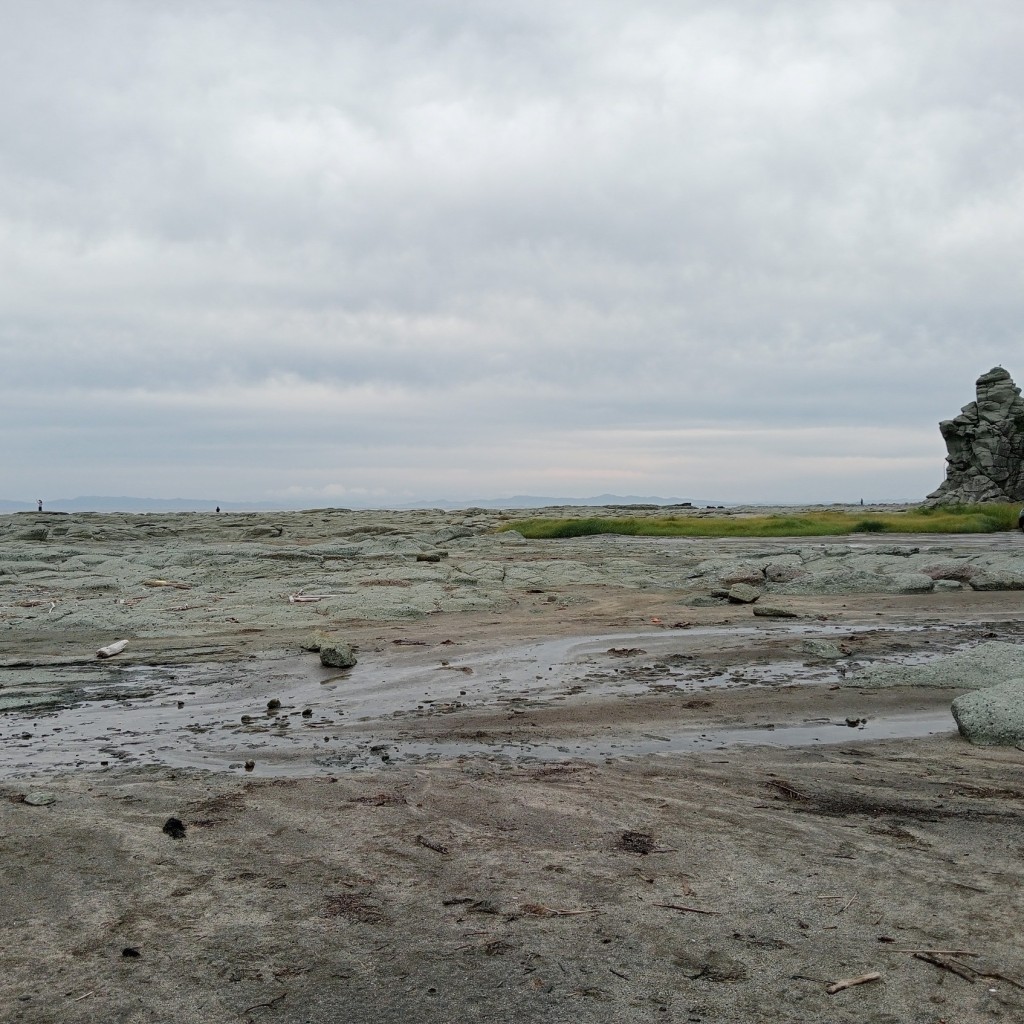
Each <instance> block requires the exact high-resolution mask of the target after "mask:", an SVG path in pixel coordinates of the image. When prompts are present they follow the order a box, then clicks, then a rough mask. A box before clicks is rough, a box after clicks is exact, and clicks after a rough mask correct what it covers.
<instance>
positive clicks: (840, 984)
mask: <svg viewBox="0 0 1024 1024" xmlns="http://www.w3.org/2000/svg"><path fill="white" fill-rule="evenodd" d="M881 977H882V975H881V973H880V972H878V971H870V972H868V973H867V974H858V975H857V977H856V978H840V980H839V981H834V982H833V983H832V984H831V985H829V986H828V988H826V989H825V991H826V992H827V993H828V994H829V995H830V996H834V995H835V994H836V993H837V992H842V991H843V989H844V988H853V986H854V985H866V984H868V982H870V981H878V980H879V979H880V978H881Z"/></svg>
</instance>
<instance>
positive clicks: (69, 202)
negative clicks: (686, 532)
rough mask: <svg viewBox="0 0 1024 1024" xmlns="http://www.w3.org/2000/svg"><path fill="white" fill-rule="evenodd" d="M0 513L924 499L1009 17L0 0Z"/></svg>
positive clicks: (992, 149)
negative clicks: (71, 503) (87, 504)
mask: <svg viewBox="0 0 1024 1024" xmlns="http://www.w3.org/2000/svg"><path fill="white" fill-rule="evenodd" d="M0 15H2V18H0V23H2V26H3V31H2V41H0V56H2V59H0V354H2V372H0V430H2V437H3V456H2V466H3V472H2V477H0V497H4V498H19V499H32V500H34V499H35V498H36V497H44V498H47V497H50V498H56V497H67V496H73V495H76V494H134V495H145V496H153V497H176V496H189V497H208V498H210V499H211V500H221V501H229V500H250V499H259V500H272V501H281V502H289V503H291V502H300V503H305V504H310V505H316V504H339V505H344V504H354V503H359V502H363V501H375V502H380V503H385V504H386V503H387V502H389V501H393V502H396V503H397V502H403V501H407V500H409V499H411V498H417V497H425V498H433V497H447V498H473V497H499V496H509V495H514V494H522V493H529V494H543V495H565V496H584V495H590V494H597V493H601V492H614V493H619V494H641V495H662V496H665V497H676V498H682V499H688V498H698V499H699V498H704V499H719V500H723V501H739V500H764V501H810V500H819V501H833V500H835V501H841V500H842V501H845V500H856V499H858V498H861V497H863V498H865V499H867V500H869V501H870V500H880V499H901V498H911V499H913V498H918V497H922V496H923V495H924V494H925V493H927V492H928V491H930V490H932V489H934V488H935V487H936V486H937V485H938V484H939V482H940V481H941V480H942V477H943V472H944V468H943V466H944V454H945V449H944V446H943V443H942V439H941V437H940V435H939V431H938V428H937V422H938V420H940V419H943V418H947V417H950V416H953V415H955V414H956V413H957V412H958V411H959V408H960V406H962V405H964V404H965V403H967V402H968V401H971V400H972V399H973V397H974V380H975V378H976V377H978V375H979V374H981V373H982V372H984V371H986V370H988V369H989V368H991V367H992V366H994V365H996V364H998V363H1001V364H1003V365H1005V366H1006V367H1007V369H1009V370H1010V372H1011V373H1013V374H1014V375H1015V377H1016V378H1017V379H1018V381H1019V382H1022V383H1024V350H1022V345H1021V340H1022V337H1024V315H1022V314H1024V280H1022V278H1024V258H1022V253H1024V244H1022V243H1024V62H1022V61H1021V53H1024V10H1022V8H1021V4H1020V2H1019V0H1005V2H1003V0H975V2H973V3H967V2H966V0H954V2H945V0H919V2H915V0H902V2H871V0H850V2H828V0H792V2H785V0H776V2H757V0H690V2H687V0H664V2H659V0H630V2H629V3H626V2H624V0H615V2H611V0H607V2H606V0H512V2H510V0H503V2H500V3H498V2H492V0H378V2H374V3H367V2H365V0H362V2H355V0H353V2H346V0H288V2H284V0H274V2H271V0H245V2H241V0H239V2H235V3H228V2H218V0H202V2H192V0H176V2H175V3H173V4H171V3H166V2H163V0H159V2H158V0H153V2H148V0H130V2H116V0H115V2H104V0H70V2H62V0H39V2H35V3H30V2H27V0H0Z"/></svg>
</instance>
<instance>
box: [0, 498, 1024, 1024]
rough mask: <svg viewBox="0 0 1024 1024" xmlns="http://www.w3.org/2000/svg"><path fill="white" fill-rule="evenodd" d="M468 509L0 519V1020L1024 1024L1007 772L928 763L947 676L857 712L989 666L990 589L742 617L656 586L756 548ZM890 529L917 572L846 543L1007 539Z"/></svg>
mask: <svg viewBox="0 0 1024 1024" xmlns="http://www.w3.org/2000/svg"><path fill="white" fill-rule="evenodd" d="M0 518H4V517H0ZM498 518H499V517H498V516H496V515H495V514H493V513H484V512H474V513H470V514H468V515H463V514H457V515H451V514H447V513H401V514H399V513H340V512H339V513H309V514H300V513H294V514H287V515H283V516H281V515H279V516H270V515H261V516H252V517H218V518H217V519H214V518H213V517H200V516H157V517H148V516H124V517H102V516H97V517H87V516H66V517H49V516H41V517H40V516H34V515H33V516H24V515H19V516H11V517H6V518H4V522H3V524H0V525H3V526H4V527H5V528H6V532H5V533H4V534H2V535H0V614H2V619H0V665H3V666H4V667H3V668H0V680H2V688H0V709H2V712H0V743H2V749H0V793H2V795H3V796H4V797H5V799H4V800H3V801H2V802H0V851H2V852H3V860H4V864H5V871H4V893H3V901H4V906H5V908H7V912H6V914H5V915H4V918H3V920H2V921H0V929H2V931H3V948H4V950H5V971H4V972H3V975H2V976H0V1005H3V1006H4V1007H5V1008H7V1009H8V1010H9V1012H8V1013H7V1017H8V1018H9V1019H11V1020H19V1021H142V1020H182V1021H192V1020H195V1021H211V1020H239V1021H244V1020H253V1021H264V1020H266V1021H272V1020H282V1021H328V1020H341V1019H344V1020H352V1021H364V1020H365V1021H370V1020H375V1021H381V1020H383V1021H399V1020H403V1021H404V1020H425V1021H429V1020H437V1021H448V1020H488V1021H506V1020H508V1021H512V1020H516V1019H527V1020H539V1021H540V1020H543V1021H561V1020H566V1021H568V1020H574V1021H648V1020H681V1021H691V1020H692V1021H709V1022H712V1021H757V1020H763V1019H776V1020H781V1021H816V1020H824V1019H828V1020H836V1021H872V1022H889V1021H892V1022H896V1021H899V1022H904V1021H921V1022H929V1024H935V1022H938V1021H942V1020H946V1021H949V1022H953V1021H973V1020H992V1019H1005V1020H1011V1019H1014V1018H1015V1016H1017V1015H1019V1014H1020V1013H1021V1012H1022V1010H1024V988H1021V987H1019V986H1020V985H1024V951H1022V949H1021V944H1020V941H1019V938H1018V936H1017V934H1016V932H1017V924H1018V922H1019V920H1020V913H1021V909H1022V907H1021V897H1020V892H1021V891H1022V889H1021V877H1020V876H1021V868H1020V863H1021V857H1020V855H1021V851H1022V850H1024V827H1022V825H1024V754H1022V753H1021V752H1020V751H1019V750H1016V749H1013V748H1010V749H991V748H977V747H972V746H970V745H969V744H967V743H965V742H964V741H963V740H961V739H960V738H959V737H958V736H957V735H956V733H955V731H954V725H953V722H952V718H951V717H950V716H949V713H948V709H949V703H950V701H951V700H952V698H953V697H954V696H956V694H957V693H958V692H959V691H957V690H956V689H944V688H941V687H939V688H936V687H934V686H933V687H920V686H894V687H892V686H891V687H884V688H879V687H871V686H863V685H859V684H858V676H859V675H860V677H861V678H862V679H865V678H866V676H865V675H863V673H865V672H867V671H868V670H869V669H870V668H871V667H872V666H875V665H879V664H889V665H901V664H906V665H914V664H921V663H925V662H928V661H930V660H932V659H935V658H937V657H941V656H942V655H944V654H949V653H952V652H957V651H970V650H972V649H973V648H974V647H976V646H978V645H979V644H982V643H986V642H989V641H991V640H1001V641H1008V642H1011V643H1016V642H1017V641H1018V640H1019V636H1020V632H1021V629H1022V628H1024V600H1022V596H1021V592H1019V591H1016V592H1015V591H980V592H976V591H973V590H968V589H960V590H956V591H952V590H943V591H942V592H928V593H905V594H904V593H900V594H896V593H891V592H888V591H889V590H891V586H890V584H889V583H888V582H887V581H886V580H881V581H880V583H879V588H880V591H881V592H879V593H877V594H868V593H804V594H799V593H796V594H794V593H790V594H783V595H780V596H778V597H777V598H776V596H775V595H771V596H772V599H773V600H776V599H777V600H778V601H781V602H784V603H785V604H786V605H787V608H788V610H790V611H792V612H793V613H794V614H796V615H798V616H799V617H798V618H795V619H781V620H775V619H760V618H756V617H755V616H753V614H752V612H751V608H750V606H748V605H736V604H728V603H724V602H716V601H711V602H710V603H706V604H705V603H702V601H701V600H695V599H706V598H708V596H709V595H710V594H711V592H712V591H713V589H714V581H713V580H711V579H710V576H709V573H711V572H712V571H717V569H714V570H712V569H708V566H709V565H710V564H711V563H712V562H714V559H715V558H716V557H726V558H727V559H729V560H730V564H729V567H727V571H728V572H732V571H733V568H732V565H733V562H735V563H736V564H740V563H744V560H746V561H750V560H751V559H753V558H757V557H762V558H763V557H770V558H776V557H777V556H776V554H775V552H778V553H779V554H778V557H779V558H786V557H788V558H790V560H791V561H793V562H794V564H795V560H796V558H797V556H796V555H795V554H793V553H792V550H791V549H792V544H790V545H788V546H787V545H786V544H783V543H774V542H757V543H756V544H754V543H749V542H748V543H736V542H721V543H717V542H700V543H699V544H693V543H689V542H684V543H674V542H670V541H661V540H650V541H645V540H644V539H641V538H593V539H590V540H586V541H583V540H581V541H573V542H547V543H545V544H540V543H527V542H522V541H521V540H519V539H517V538H516V536H515V535H513V536H511V537H499V536H496V535H494V534H493V533H492V532H491V531H492V529H493V527H494V525H495V524H496V522H497V521H498ZM40 523H43V524H46V529H47V536H46V538H45V539H36V540H32V539H27V538H23V537H21V536H20V534H22V533H24V532H26V531H30V530H32V529H36V530H38V529H40V525H39V524H40ZM54 524H56V526H54ZM64 527H67V532H65V533H59V534H56V535H55V533H54V530H55V529H56V530H61V529H63V528H64ZM278 529H280V532H279V533H278V532H276V531H277V530H278ZM381 530H383V531H384V532H380V531H381ZM265 531H270V532H269V533H268V532H265ZM245 533H249V534H252V535H251V536H247V537H243V536H242V534H245ZM453 534H455V535H453ZM800 543H801V544H803V543H804V542H800ZM899 543H900V544H901V545H904V546H906V545H907V544H912V545H913V546H915V547H918V548H921V549H922V550H923V553H921V554H913V555H909V554H906V553H905V552H904V553H902V554H898V555H884V556H882V555H878V556H877V557H878V558H883V557H884V558H888V559H890V560H892V559H897V558H898V559H903V561H904V562H907V564H909V562H910V560H914V559H916V560H917V561H916V562H915V566H916V567H917V568H920V567H922V566H923V567H925V568H927V565H928V564H929V559H930V558H931V555H930V554H929V549H930V548H934V549H935V554H934V559H932V560H933V561H934V560H951V561H953V562H956V561H957V560H958V559H959V560H961V561H963V560H968V561H970V560H972V559H975V560H977V559H984V558H986V557H988V556H989V555H990V554H991V553H992V552H998V553H999V554H1000V557H1009V558H1014V557H1016V555H1017V551H1018V547H1019V541H1018V538H1016V537H1011V536H1009V535H1003V536H999V537H992V538H964V539H960V538H910V539H909V540H908V539H905V538H899ZM887 545H888V546H891V545H892V538H889V539H888V541H886V540H884V539H881V538H863V539H862V540H861V541H860V542H859V543H858V545H857V546H855V547H853V548H849V546H847V548H848V550H846V551H845V552H843V553H840V552H839V548H840V547H841V546H833V554H832V555H828V556H827V557H826V555H825V553H824V544H821V545H818V547H820V548H821V549H822V550H821V551H818V550H803V549H801V552H802V553H801V554H800V556H799V558H800V564H801V566H809V567H811V568H812V569H814V568H816V567H818V565H819V563H821V564H824V562H823V561H822V560H823V559H825V560H826V561H827V558H831V559H833V560H835V559H841V560H842V564H843V565H844V566H846V565H849V564H853V563H854V562H856V566H855V567H859V566H861V565H863V564H867V563H866V562H865V558H867V557H871V558H875V557H876V556H875V555H874V554H873V553H872V552H874V551H876V550H877V551H881V550H882V549H883V548H885V547H886V546H887ZM813 546H814V545H812V546H811V547H813ZM804 547H805V548H806V547H807V546H806V545H804ZM906 550H910V549H909V548H907V549H906ZM787 551H790V554H789V555H787V554H786V552H787ZM758 552H761V554H758ZM765 552H767V553H768V554H767V555H765V554H764V553H765ZM435 554H436V555H437V559H436V560H428V558H431V557H432V556H434V555H435ZM918 563H919V564H918ZM744 564H745V563H744ZM837 564H838V563H837ZM830 565H831V563H829V566H830ZM829 566H825V567H826V568H829ZM881 568H882V570H884V571H888V569H887V568H886V567H885V566H882V567H881ZM829 571H831V569H829ZM844 571H845V570H844ZM858 571H859V570H858ZM857 579H858V580H859V581H860V582H859V583H858V586H862V583H863V580H862V577H857ZM297 594H304V595H307V596H310V595H311V596H321V595H336V596H322V599H320V600H317V601H311V602H301V601H299V602H295V601H294V600H293V601H289V597H290V596H294V595H297ZM768 596H769V595H768V594H766V596H765V598H762V600H767V599H768ZM317 635H329V636H339V637H341V638H343V639H345V640H348V641H349V642H351V643H353V644H355V645H356V646H357V648H358V656H359V662H358V664H357V665H356V666H355V668H353V669H351V670H349V671H347V672H338V671H337V670H334V669H327V668H324V667H322V666H321V665H320V663H319V659H318V656H317V655H316V653H315V652H311V651H309V650H307V649H305V648H308V647H309V646H310V643H311V640H312V639H314V638H315V637H316V636H317ZM124 638H127V639H128V640H129V644H128V647H127V649H126V650H125V652H124V653H123V654H121V655H118V656H117V658H115V659H112V660H111V661H109V662H100V661H97V660H96V659H95V656H94V651H95V650H96V648H98V647H100V646H102V645H103V644H105V643H109V642H111V641H113V640H116V639H124ZM272 701H280V706H279V707H272V708H268V703H269V702H272ZM246 762H250V763H251V768H250V769H249V770H247V769H246ZM26 797H27V798H28V800H26ZM51 801H52V802H51ZM172 817H173V818H176V819H178V820H180V822H181V823H182V826H183V828H184V835H183V836H182V837H180V838H172V837H171V836H170V835H168V834H167V833H165V832H164V831H162V828H163V826H164V825H165V823H166V822H167V820H168V819H169V818H172ZM172 831H173V829H172ZM920 950H926V951H932V952H925V953H920V954H917V953H915V951H920ZM125 951H135V952H137V954H138V955H133V954H132V953H131V952H128V953H127V954H126V952H125ZM934 951H940V952H934ZM949 951H959V952H949ZM920 957H925V959H921V958H920ZM936 961H938V962H936ZM867 972H879V973H880V974H881V978H880V979H878V980H876V981H872V982H869V983H866V984H862V985H858V986H854V987H850V988H848V989H844V990H842V991H839V992H837V993H835V994H829V993H828V991H827V986H828V985H829V984H830V983H832V982H835V981H837V980H839V979H841V978H846V977H852V976H856V975H862V974H865V973H867Z"/></svg>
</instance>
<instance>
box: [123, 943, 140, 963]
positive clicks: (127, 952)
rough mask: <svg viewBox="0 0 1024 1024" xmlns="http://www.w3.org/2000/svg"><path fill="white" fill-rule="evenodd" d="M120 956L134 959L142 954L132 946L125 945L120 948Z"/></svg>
mask: <svg viewBox="0 0 1024 1024" xmlns="http://www.w3.org/2000/svg"><path fill="white" fill-rule="evenodd" d="M121 956H123V957H126V958H127V959H129V960H134V959H136V958H137V957H140V956H142V954H141V953H140V952H139V951H138V950H137V949H136V948H135V947H134V946H125V947H124V949H122V950H121Z"/></svg>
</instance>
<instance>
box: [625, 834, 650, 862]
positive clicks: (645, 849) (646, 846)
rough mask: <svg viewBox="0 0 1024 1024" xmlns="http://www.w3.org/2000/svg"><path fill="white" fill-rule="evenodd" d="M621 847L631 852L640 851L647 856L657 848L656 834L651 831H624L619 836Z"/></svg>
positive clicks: (643, 855)
mask: <svg viewBox="0 0 1024 1024" xmlns="http://www.w3.org/2000/svg"><path fill="white" fill-rule="evenodd" d="M619 849H620V850H627V851H628V852H629V853H639V854H640V855H641V856H642V857H646V856H647V855H648V854H649V853H653V852H654V849H655V842H654V836H652V835H651V834H650V833H649V832H634V831H629V832H623V833H622V835H621V836H620V837H619Z"/></svg>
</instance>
